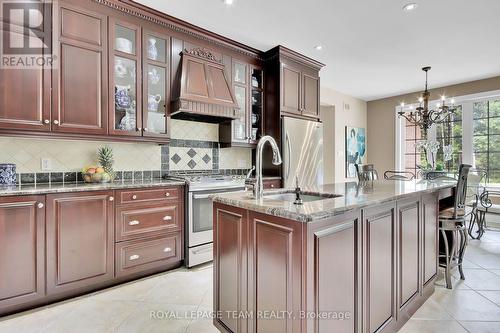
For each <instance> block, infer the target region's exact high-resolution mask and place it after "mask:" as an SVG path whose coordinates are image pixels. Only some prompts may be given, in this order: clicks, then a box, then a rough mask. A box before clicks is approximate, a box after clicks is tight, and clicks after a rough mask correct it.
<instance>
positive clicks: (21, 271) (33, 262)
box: [0, 195, 45, 314]
mask: <svg viewBox="0 0 500 333" xmlns="http://www.w3.org/2000/svg"><path fill="white" fill-rule="evenodd" d="M44 204H45V196H43V195H42V196H18V197H5V198H0V314H1V313H2V312H5V311H9V309H14V307H15V306H18V305H20V304H24V303H29V302H33V301H36V300H39V299H41V298H43V297H44V296H45V207H44Z"/></svg>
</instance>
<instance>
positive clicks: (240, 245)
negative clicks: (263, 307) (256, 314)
mask: <svg viewBox="0 0 500 333" xmlns="http://www.w3.org/2000/svg"><path fill="white" fill-rule="evenodd" d="M214 222H216V225H215V226H214V232H215V237H214V238H215V239H214V258H216V259H215V262H214V278H215V281H218V284H217V285H215V286H214V311H221V313H222V314H223V316H221V318H218V319H217V321H218V322H219V324H220V325H222V326H224V327H227V328H228V329H229V331H228V332H242V331H244V332H247V329H246V327H247V320H245V319H244V318H237V317H235V316H231V315H230V313H231V311H248V304H249V303H248V300H247V297H248V296H247V295H249V293H247V284H248V283H249V281H248V277H247V274H248V261H247V253H248V250H247V246H248V243H247V239H248V232H249V231H248V230H249V228H248V221H247V211H246V210H244V209H238V208H234V207H228V206H222V205H221V206H216V207H215V209H214ZM217 240H221V241H219V242H218V241H217ZM222 240H223V241H222ZM223 290H224V292H222V291H223ZM248 331H249V332H251V331H252V330H248Z"/></svg>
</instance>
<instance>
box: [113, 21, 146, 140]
mask: <svg viewBox="0 0 500 333" xmlns="http://www.w3.org/2000/svg"><path fill="white" fill-rule="evenodd" d="M111 26H112V27H113V29H110V34H111V37H112V38H110V41H112V45H114V47H113V52H110V64H109V65H110V72H111V75H110V81H111V82H110V90H111V94H110V96H112V98H111V99H110V111H111V115H112V119H111V121H110V124H109V126H110V128H109V132H110V133H111V134H117V135H134V136H140V135H142V128H141V124H142V119H141V113H140V112H139V111H138V109H139V108H140V105H141V104H140V103H141V89H140V86H141V85H140V82H138V78H139V75H138V74H139V73H140V68H141V56H140V52H138V50H140V49H141V40H140V38H139V36H140V28H139V27H138V26H135V25H132V24H130V23H126V22H118V21H113V22H112V25H111Z"/></svg>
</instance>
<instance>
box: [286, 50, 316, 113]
mask: <svg viewBox="0 0 500 333" xmlns="http://www.w3.org/2000/svg"><path fill="white" fill-rule="evenodd" d="M280 79H281V82H282V86H281V98H280V100H281V112H282V113H284V114H287V113H289V114H291V115H295V116H301V117H310V118H314V119H319V70H316V69H314V68H309V67H307V66H305V65H301V64H298V63H296V62H295V61H292V60H288V59H283V61H282V63H281V78H280Z"/></svg>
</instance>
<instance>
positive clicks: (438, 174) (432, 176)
mask: <svg viewBox="0 0 500 333" xmlns="http://www.w3.org/2000/svg"><path fill="white" fill-rule="evenodd" d="M423 176H424V178H425V179H426V180H436V179H449V180H458V175H457V174H454V175H453V176H452V175H451V174H449V173H445V172H442V171H429V172H425V174H424V173H423Z"/></svg>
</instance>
